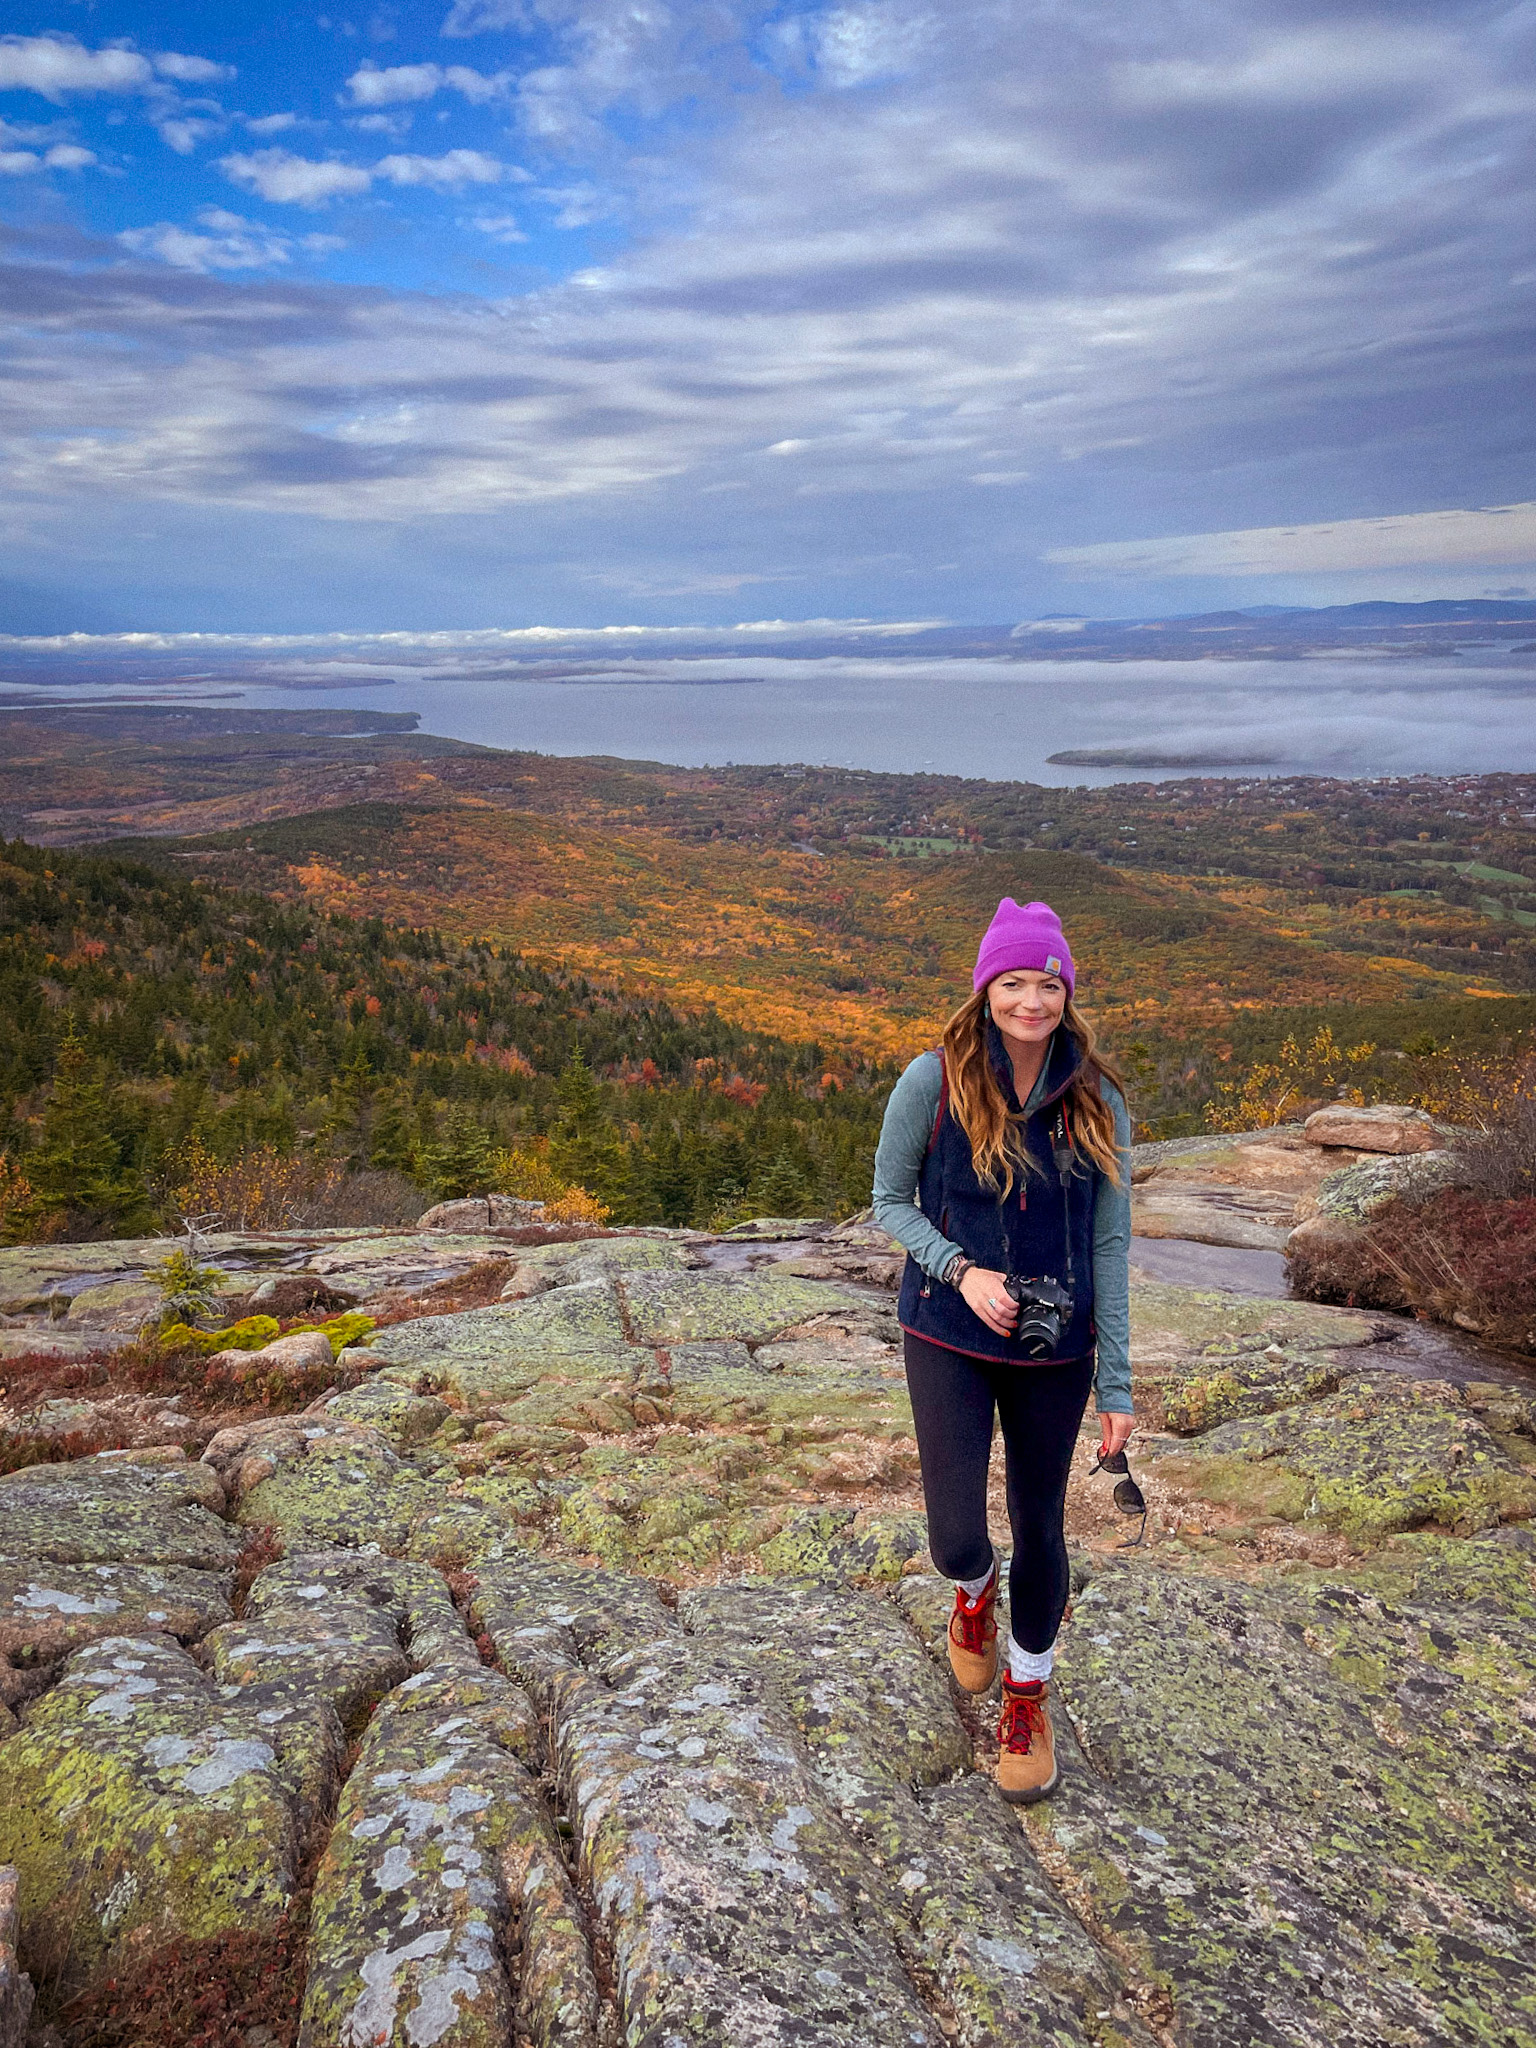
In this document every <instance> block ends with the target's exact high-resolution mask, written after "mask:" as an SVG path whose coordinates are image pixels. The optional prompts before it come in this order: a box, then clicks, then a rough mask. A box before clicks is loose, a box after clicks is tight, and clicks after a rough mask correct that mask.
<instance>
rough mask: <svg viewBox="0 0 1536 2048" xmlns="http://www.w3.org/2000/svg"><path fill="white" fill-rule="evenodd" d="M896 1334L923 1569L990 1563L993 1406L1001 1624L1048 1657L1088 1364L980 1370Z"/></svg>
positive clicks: (973, 1569)
mask: <svg viewBox="0 0 1536 2048" xmlns="http://www.w3.org/2000/svg"><path fill="white" fill-rule="evenodd" d="M905 1334H906V1354H907V1386H908V1388H909V1390H910V1391H911V1395H912V1414H913V1418H914V1420H915V1421H916V1424H917V1450H918V1456H919V1457H920V1458H921V1460H922V1466H923V1498H924V1500H925V1502H926V1503H927V1507H928V1550H929V1553H930V1555H931V1556H932V1558H933V1562H934V1564H935V1566H936V1567H937V1568H938V1570H939V1571H941V1572H942V1573H943V1574H944V1576H945V1578H946V1579H979V1578H980V1577H981V1576H982V1574H983V1573H984V1572H985V1571H987V1570H988V1569H989V1567H990V1566H991V1563H992V1539H991V1537H990V1536H989V1535H988V1534H987V1466H988V1464H989V1463H990V1461H991V1456H992V1414H993V1410H994V1408H995V1409H996V1411H997V1414H998V1416H999V1417H1000V1418H1001V1421H1002V1425H1003V1445H1004V1451H1005V1455H1006V1458H1007V1470H1008V1520H1009V1523H1010V1524H1011V1525H1012V1528H1013V1563H1012V1566H1011V1568H1010V1571H1009V1574H1008V1603H1009V1616H1010V1623H1011V1626H1012V1630H1013V1635H1014V1640H1015V1641H1016V1642H1017V1643H1018V1645H1019V1647H1020V1648H1021V1649H1024V1650H1032V1651H1034V1652H1036V1653H1037V1654H1038V1653H1039V1652H1040V1651H1041V1650H1048V1649H1049V1648H1050V1647H1051V1645H1052V1643H1054V1642H1055V1640H1056V1631H1057V1630H1058V1629H1059V1628H1060V1626H1061V1617H1062V1614H1063V1612H1064V1610H1065V1608H1066V1604H1067V1595H1068V1593H1069V1592H1070V1590H1071V1573H1070V1568H1069V1566H1068V1564H1067V1539H1066V1537H1065V1535H1064V1534H1063V1532H1062V1526H1061V1518H1062V1511H1063V1509H1064V1507H1065V1505H1066V1499H1067V1473H1068V1471H1069V1470H1070V1468H1071V1464H1072V1450H1073V1446H1074V1445H1075V1444H1076V1442H1077V1432H1078V1429H1079V1427H1080V1425H1081V1423H1082V1419H1083V1411H1084V1409H1085V1408H1086V1407H1087V1406H1088V1390H1089V1388H1090V1386H1091V1385H1092V1383H1093V1360H1092V1358H1079V1359H1073V1360H1071V1361H1070V1362H1068V1363H1066V1364H1064V1365H991V1364H989V1363H988V1362H987V1360H986V1359H983V1358H967V1357H966V1356H965V1355H964V1354H963V1353H962V1352H959V1351H946V1350H945V1349H944V1347H943V1345H941V1344H930V1343H928V1342H927V1341H926V1339H924V1338H922V1337H914V1336H913V1335H912V1334H911V1332H910V1331H908V1332H906V1333H905Z"/></svg>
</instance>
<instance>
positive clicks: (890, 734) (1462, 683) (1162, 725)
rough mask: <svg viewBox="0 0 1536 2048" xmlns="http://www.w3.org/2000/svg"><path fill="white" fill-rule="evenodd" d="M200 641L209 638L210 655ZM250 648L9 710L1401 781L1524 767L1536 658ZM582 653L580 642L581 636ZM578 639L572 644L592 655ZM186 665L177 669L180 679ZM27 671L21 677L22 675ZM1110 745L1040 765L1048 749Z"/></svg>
mask: <svg viewBox="0 0 1536 2048" xmlns="http://www.w3.org/2000/svg"><path fill="white" fill-rule="evenodd" d="M213 651H214V650H213V649H211V648H210V649H209V650H208V652H209V653H213ZM254 652H255V650H253V649H251V648H250V647H249V646H247V647H243V648H241V650H240V654H239V658H236V659H234V660H232V661H230V662H228V663H220V662H218V661H217V659H215V660H209V659H208V658H207V656H206V655H205V656H203V657H202V658H201V659H197V660H196V661H195V662H194V661H193V660H192V659H191V658H189V657H188V656H187V655H185V654H183V653H182V652H181V651H180V650H178V653H177V656H176V657H175V658H174V659H170V658H166V657H165V656H159V657H157V656H156V655H155V654H153V653H149V652H146V653H145V654H144V655H143V656H142V657H135V658H132V659H126V658H124V659H115V660H113V661H112V662H111V663H108V664H100V663H91V664H89V665H88V666H84V667H82V666H80V665H77V664H73V663H69V662H65V661H60V662H58V663H57V665H55V663H53V662H48V663H45V664H41V665H33V664H30V663H29V664H27V665H26V666H25V668H24V670H22V671H18V669H17V668H15V667H12V668H10V680H9V681H8V682H7V683H6V685H5V686H4V689H3V695H4V696H5V697H6V698H7V699H8V700H9V701H10V702H11V703H12V704H13V705H15V704H18V703H20V702H22V701H25V700H27V699H29V698H31V697H32V696H33V694H34V692H35V693H36V695H37V696H38V697H39V698H43V697H46V698H47V699H48V700H49V701H51V702H54V703H58V702H60V701H61V700H63V701H68V700H75V701H85V700H87V699H94V700H96V701H98V702H99V701H101V700H102V699H103V698H107V697H111V698H122V697H125V696H133V697H140V696H142V697H149V696H155V697H159V698H161V699H162V700H163V699H164V698H166V697H171V698H174V699H176V700H180V701H183V702H186V701H189V700H190V701H204V702H206V703H207V706H208V717H209V726H210V730H217V718H218V713H219V710H220V708H221V707H223V708H234V707H235V706H237V705H238V706H242V707H245V708H248V709H253V710H254V709H260V708H268V707H270V708H278V707H282V708H286V709H292V708H294V707H295V706H296V705H301V704H303V703H305V702H306V701H309V702H322V701H323V703H324V704H325V705H326V707H327V708H328V709H330V710H333V711H334V710H337V709H341V708H344V707H356V708H369V709H377V710H387V711H394V712H402V711H408V712H415V713H417V714H418V715H419V717H420V723H421V729H422V730H423V731H426V732H433V733H441V734H444V735H447V736H449V737H452V738H457V739H463V740H471V741H476V742H479V743H481V744H483V745H487V746H494V747H509V748H527V749H532V750H534V751H537V752H541V753H552V754H613V755H619V756H623V757H626V758H630V759H639V760H653V761H669V762H674V763H677V764H679V765H683V766H706V765H718V764H723V763H726V762H737V763H744V762H797V761H798V762H805V763H808V764H817V765H837V766H846V767H852V768H869V769H879V770H885V771H894V772H918V771H927V772H935V773H941V774H952V775H962V776H982V777H987V778H991V779H995V780H1020V781H1029V782H1037V783H1047V784H1057V785H1073V784H1084V783H1088V784H1096V783H1106V782H1124V781H1135V780H1145V779H1149V778H1151V777H1155V776H1160V775H1180V774H1183V775H1189V774H1219V773H1232V774H1239V775H1248V776H1252V775H1260V774H1268V775H1286V774H1320V775H1339V776H1356V775H1414V774H1437V775H1443V774H1455V773H1461V772H1465V773H1476V772H1482V773H1487V772H1490V771H1495V770H1500V769H1511V770H1526V769H1532V768H1536V660H1533V659H1532V657H1531V656H1529V655H1527V654H1524V653H1523V652H1521V653H1513V652H1511V651H1508V650H1505V649H1498V650H1493V649H1488V650H1484V649H1479V650H1478V651H1477V653H1476V655H1475V656H1473V657H1472V658H1467V657H1456V656H1450V657H1446V658H1442V659H1423V660H1420V659H1415V658H1413V657H1411V656H1400V655H1399V656H1393V657H1390V658H1378V659H1370V658H1362V657H1360V656H1353V655H1334V656H1309V657H1306V658H1303V659H1295V658H1291V659H1284V660H1262V659H1255V660H1232V659H1224V660H1202V661H1188V660H1186V661H1130V660H1124V659H1122V660H1114V661H1095V660H1083V659H1076V660H1062V661H1056V660H1048V659H1045V660H1041V659H1033V660H1019V659H1009V658H1007V657H998V656H993V655H984V656H978V657H969V656H962V655H956V656H933V657H930V656H926V655H915V654H913V655H901V654H897V653H893V652H891V651H889V650H887V649H886V648H883V647H876V648H872V649H870V651H868V652H863V651H857V652H855V651H849V650H847V649H839V650H837V651H835V652H828V653H825V654H822V653H818V652H815V651H812V650H806V649H804V648H803V647H801V648H797V649H796V650H795V651H794V652H793V653H792V654H791V653H784V652H777V651H772V650H771V649H764V650H762V651H755V650H752V651H747V650H743V651H740V652H737V651H735V650H732V652H731V653H729V654H718V653H714V652H711V653H709V654H701V653H692V652H690V654H689V655H688V656H687V657H684V658H679V657H675V656H671V655H662V656H655V655H651V654H649V653H647V654H644V655H633V656H631V655H628V654H624V655H620V656H619V658H617V659H612V660H608V659H604V658H602V656H601V655H599V656H597V657H596V658H586V659H583V658H581V656H580V655H577V656H576V658H574V659H572V658H570V657H569V656H567V658H565V659H559V658H557V659H555V660H553V661H550V660H539V659H538V658H537V657H536V656H535V657H534V658H532V659H507V658H505V657H501V658H495V659H491V658H488V657H487V656H486V654H484V653H483V652H481V651H479V650H477V651H476V654H475V655H474V656H471V657H470V658H468V659H466V658H465V655H464V654H463V653H457V654H456V655H446V653H445V656H444V658H441V659H433V658H432V657H431V656H428V657H427V658H426V659H425V660H424V659H423V658H422V655H421V654H420V653H418V654H416V655H415V657H414V659H412V660H410V661H409V662H408V663H399V664H397V663H396V662H394V661H392V660H390V659H389V656H388V654H387V653H385V654H384V655H383V658H372V656H371V652H370V654H369V655H365V656H362V657H361V658H359V654H358V653H356V652H350V653H349V654H348V655H347V656H345V657H343V658H340V659H338V658H336V656H335V655H333V654H332V653H331V651H330V650H323V651H322V650H321V649H319V648H313V649H312V648H303V649H302V650H300V649H298V648H295V649H294V650H293V652H292V653H291V654H290V653H287V651H286V650H285V651H284V653H283V654H280V655H279V654H276V650H274V651H273V653H274V655H275V656H276V658H272V657H270V656H269V657H266V658H263V657H262V656H261V655H257V656H256V658H254V659H253V658H252V655H253V653H254ZM572 652H573V653H574V650H572ZM585 652H586V650H583V653H585ZM189 671H190V672H189ZM23 674H24V676H25V680H24V681H23V680H21V676H22V675H23ZM1063 752H1071V753H1073V754H1075V755H1078V756H1082V755H1084V754H1087V755H1093V754H1101V755H1102V754H1104V753H1105V752H1109V753H1112V754H1113V755H1114V756H1116V757H1117V758H1115V759H1112V760H1101V761H1099V762H1087V763H1084V762H1082V761H1081V760H1078V761H1073V762H1066V763H1054V764H1053V763H1052V762H1051V761H1050V760H1049V758H1048V757H1049V756H1051V755H1052V754H1059V753H1063Z"/></svg>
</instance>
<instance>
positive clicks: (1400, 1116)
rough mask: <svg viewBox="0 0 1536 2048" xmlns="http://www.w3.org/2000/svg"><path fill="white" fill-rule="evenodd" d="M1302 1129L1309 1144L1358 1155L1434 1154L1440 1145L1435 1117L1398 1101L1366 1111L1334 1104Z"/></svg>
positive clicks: (1321, 1111) (1318, 1111)
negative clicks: (1333, 1147) (1343, 1150)
mask: <svg viewBox="0 0 1536 2048" xmlns="http://www.w3.org/2000/svg"><path fill="white" fill-rule="evenodd" d="M1301 1130H1302V1136H1303V1137H1304V1138H1305V1139H1306V1141H1307V1143H1308V1144H1309V1145H1342V1146H1347V1147H1348V1148H1349V1149H1350V1150H1351V1151H1354V1152H1433V1151H1434V1150H1435V1149H1436V1148H1437V1146H1438V1145H1439V1143H1440V1136H1439V1133H1438V1132H1437V1130H1436V1129H1435V1125H1434V1121H1433V1119H1432V1118H1430V1117H1427V1116H1426V1115H1425V1114H1424V1112H1423V1110H1422V1109H1409V1108H1408V1107H1407V1106H1406V1105H1404V1104H1402V1103H1396V1102H1373V1103H1371V1104H1370V1105H1369V1107H1366V1108H1357V1107H1356V1106H1355V1105H1353V1104H1351V1103H1347V1102H1335V1103H1330V1104H1329V1106H1328V1107H1327V1108H1326V1109H1319V1110H1315V1111H1314V1112H1313V1114H1312V1115H1311V1116H1309V1117H1308V1118H1307V1120H1306V1122H1305V1123H1304V1124H1303V1125H1302V1127H1301Z"/></svg>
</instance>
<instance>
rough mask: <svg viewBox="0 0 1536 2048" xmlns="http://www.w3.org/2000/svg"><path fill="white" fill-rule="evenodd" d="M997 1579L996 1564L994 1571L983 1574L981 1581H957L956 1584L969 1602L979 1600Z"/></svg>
mask: <svg viewBox="0 0 1536 2048" xmlns="http://www.w3.org/2000/svg"><path fill="white" fill-rule="evenodd" d="M996 1577H997V1566H996V1565H995V1564H994V1565H993V1567H992V1569H991V1570H990V1571H987V1572H983V1573H982V1575H981V1577H980V1578H979V1579H956V1581H955V1584H956V1585H957V1586H958V1587H959V1588H960V1590H961V1592H962V1593H963V1594H964V1595H965V1597H966V1599H967V1600H979V1599H980V1598H981V1596H982V1594H983V1593H985V1592H986V1590H987V1588H988V1586H990V1585H991V1583H992V1581H993V1580H994V1579H995V1578H996Z"/></svg>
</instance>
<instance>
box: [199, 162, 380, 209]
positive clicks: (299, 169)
mask: <svg viewBox="0 0 1536 2048" xmlns="http://www.w3.org/2000/svg"><path fill="white" fill-rule="evenodd" d="M219 169H220V170H221V171H222V172H223V173H224V175H225V176H226V177H227V178H228V179H229V180H230V182H231V184H235V185H243V186H244V187H245V189H246V190H247V191H248V192H254V193H256V195H257V196H258V198H261V199H267V200H270V201H272V202H273V203H274V204H276V205H280V206H324V205H326V204H327V203H328V202H329V201H330V200H332V199H338V198H340V197H341V196H342V195H343V194H351V193H357V192H366V191H367V190H368V188H369V186H370V185H371V184H372V183H373V173H372V172H371V171H365V170H363V169H361V168H360V167H359V166H357V165H355V164H338V163H315V162H313V161H312V160H311V159H310V158H308V157H302V156H294V155H292V154H291V153H290V152H289V151H288V150H286V149H258V150H257V151H255V153H254V154H253V155H249V156H245V155H241V154H239V153H237V154H235V155H234V156H225V157H220V159H219Z"/></svg>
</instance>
